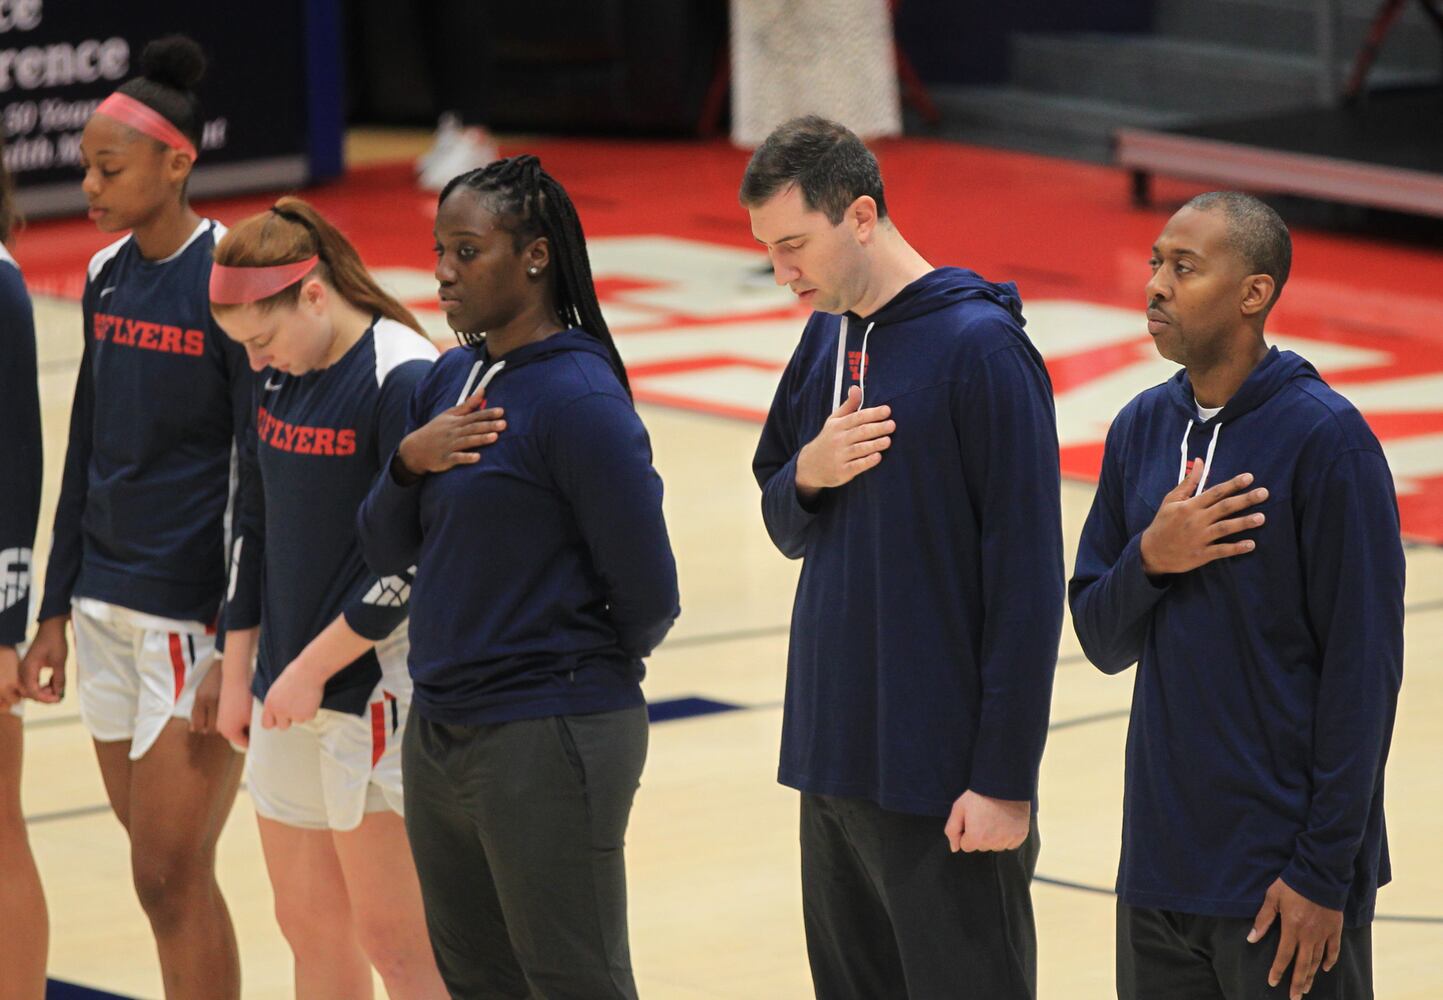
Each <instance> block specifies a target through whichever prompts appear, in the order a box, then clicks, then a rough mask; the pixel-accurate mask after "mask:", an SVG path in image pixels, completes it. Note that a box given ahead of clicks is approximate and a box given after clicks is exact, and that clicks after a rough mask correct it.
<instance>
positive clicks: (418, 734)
mask: <svg viewBox="0 0 1443 1000" xmlns="http://www.w3.org/2000/svg"><path fill="white" fill-rule="evenodd" d="M646 744H647V718H646V709H645V708H644V707H638V708H630V709H625V710H623V711H620V712H605V713H601V714H598V715H571V716H554V717H552V718H546V719H528V720H523V721H520V722H507V723H499V724H496V725H486V726H450V725H443V724H438V723H432V722H428V721H426V720H425V719H423V718H422V717H421V716H420V715H419V713H416V714H413V715H412V716H411V718H410V719H409V720H408V722H407V726H406V736H405V742H404V744H403V751H402V767H403V775H404V780H405V790H406V832H407V834H408V835H409V836H410V840H411V853H412V855H414V857H415V859H416V871H417V873H418V874H419V875H420V878H421V894H422V897H423V899H424V901H425V906H426V927H427V930H428V931H429V933H430V936H431V947H432V949H433V950H434V951H435V954H436V963H437V965H438V966H440V969H441V977H442V978H443V979H444V980H445V981H446V987H447V989H449V990H450V992H451V995H452V996H453V997H457V998H460V1000H485V998H493V997H494V998H503V997H504V998H530V1000H608V998H625V1000H634V998H635V997H636V983H635V981H634V980H633V978H632V973H631V951H630V947H629V945H628V942H627V931H626V864H625V860H624V858H623V845H624V841H625V837H626V824H627V819H628V818H629V817H630V815H631V802H632V798H633V797H634V796H635V794H636V789H637V783H638V781H639V779H640V777H641V769H642V765H643V764H644V763H645V761H646Z"/></svg>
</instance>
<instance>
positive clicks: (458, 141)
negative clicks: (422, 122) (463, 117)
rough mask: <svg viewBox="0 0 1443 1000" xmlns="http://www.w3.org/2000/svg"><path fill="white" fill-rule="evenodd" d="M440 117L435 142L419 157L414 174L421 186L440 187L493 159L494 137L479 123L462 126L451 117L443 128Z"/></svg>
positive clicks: (494, 152)
mask: <svg viewBox="0 0 1443 1000" xmlns="http://www.w3.org/2000/svg"><path fill="white" fill-rule="evenodd" d="M445 126H446V123H445V121H444V119H443V122H442V127H441V128H438V129H437V131H436V145H435V146H433V147H432V148H431V151H430V152H429V153H427V154H426V155H425V156H424V157H422V160H423V161H424V162H423V163H422V165H421V173H420V176H419V177H418V178H417V183H418V184H420V186H421V188H422V190H425V191H440V190H441V189H442V188H443V187H445V186H446V184H447V182H448V181H450V180H451V178H453V177H456V176H459V175H460V174H464V173H466V171H468V170H475V169H476V168H477V167H484V166H486V164H488V163H490V162H491V161H493V160H495V159H497V157H498V153H497V151H496V140H495V139H493V138H492V137H491V133H490V132H487V131H486V130H485V129H484V128H482V127H481V126H479V125H471V126H467V127H465V128H462V127H461V125H460V123H459V122H457V121H455V119H454V117H453V119H452V127H451V128H450V129H447V128H446V127H445Z"/></svg>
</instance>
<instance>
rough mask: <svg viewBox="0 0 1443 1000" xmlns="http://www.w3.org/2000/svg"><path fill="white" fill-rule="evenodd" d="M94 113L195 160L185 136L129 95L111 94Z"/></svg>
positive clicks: (191, 144) (193, 152) (164, 118)
mask: <svg viewBox="0 0 1443 1000" xmlns="http://www.w3.org/2000/svg"><path fill="white" fill-rule="evenodd" d="M95 113H96V114H97V115H105V116H106V117H108V118H114V119H115V120H116V121H118V122H120V123H121V124H122V125H129V126H130V127H131V128H133V129H135V130H136V131H137V132H144V133H145V134H146V135H148V136H150V137H151V138H152V139H159V140H160V141H161V142H163V143H165V144H166V145H167V146H169V147H170V148H171V149H178V150H180V151H181V152H182V153H189V154H190V158H191V159H192V160H194V159H197V154H196V151H195V143H193V142H191V141H190V140H189V139H187V138H186V137H185V134H184V133H182V132H181V130H180V129H178V128H176V127H175V126H174V125H172V124H171V123H170V122H169V121H167V120H166V117H165V116H164V115H162V114H161V113H160V112H159V111H156V110H155V109H154V108H152V107H151V106H150V105H148V104H144V103H142V102H140V101H137V100H136V99H135V98H133V97H130V96H129V95H126V94H122V93H120V92H119V91H117V92H115V93H114V94H111V95H110V96H109V97H107V98H106V99H105V100H103V101H101V102H100V106H99V107H97V108H96V109H95Z"/></svg>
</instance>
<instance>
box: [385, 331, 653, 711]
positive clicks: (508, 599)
mask: <svg viewBox="0 0 1443 1000" xmlns="http://www.w3.org/2000/svg"><path fill="white" fill-rule="evenodd" d="M483 384H484V385H485V394H486V401H487V405H488V406H500V407H504V408H505V410H506V423H507V427H506V429H505V430H504V431H503V432H502V433H501V436H500V438H499V439H498V440H497V441H496V443H494V444H492V445H489V446H487V447H485V448H483V449H482V450H481V453H480V454H481V460H480V461H479V462H477V463H475V464H467V465H458V466H456V467H454V468H452V469H449V470H447V471H445V472H442V473H435V474H431V475H427V476H424V477H423V478H421V480H420V481H419V482H418V483H416V484H414V485H410V486H403V485H401V484H400V483H398V482H397V480H396V478H395V476H394V475H393V474H391V472H389V471H386V472H383V473H382V474H381V476H380V477H379V478H378V479H377V481H376V485H375V487H374V488H373V489H372V491H371V493H370V495H369V496H368V497H367V498H366V501H365V503H364V504H363V505H362V507H361V512H360V516H359V524H360V532H361V539H362V544H363V547H364V551H365V555H366V560H367V562H368V563H369V565H370V567H371V569H372V571H373V572H375V573H376V574H378V575H381V576H388V575H391V574H395V573H399V572H402V571H405V570H407V569H409V568H410V567H413V566H414V567H415V585H414V587H413V589H412V592H411V619H410V633H409V634H410V639H411V651H410V661H409V662H410V668H411V677H412V679H413V681H414V682H415V690H414V696H413V697H414V701H413V704H414V705H415V707H416V708H417V710H418V711H420V713H421V714H422V715H423V716H424V717H425V718H427V719H430V720H432V721H434V722H443V723H455V724H465V725H479V724H483V723H492V722H502V721H510V720H515V719H525V718H540V717H545V716H550V715H565V714H587V713H594V712H604V711H611V710H615V709H621V708H627V707H632V706H635V705H640V704H642V703H643V699H642V694H641V687H640V682H641V678H642V675H643V672H644V668H643V664H642V658H643V657H645V656H647V655H648V654H649V653H650V652H651V651H652V649H653V648H655V646H656V645H657V644H658V643H659V642H660V641H661V640H662V637H663V636H665V635H666V633H667V631H668V630H669V629H670V628H671V625H672V622H673V621H674V620H675V619H676V617H677V615H678V614H679V613H680V607H679V604H678V595H677V582H676V564H675V561H674V559H673V557H672V552H671V544H670V540H669V539H668V536H667V531H666V523H665V520H664V519H663V516H662V506H661V500H662V486H661V479H660V477H659V476H658V475H657V474H656V471H655V469H653V468H652V464H651V444H650V442H649V440H648V438H647V434H646V429H645V428H644V427H643V426H642V423H641V419H640V418H639V417H638V416H637V414H636V410H635V409H634V408H633V406H632V404H631V400H630V399H629V398H628V397H627V395H626V392H625V391H624V390H623V389H622V386H621V383H620V382H619V380H618V379H617V377H616V374H615V373H614V371H613V370H612V368H611V365H610V362H609V359H608V357H607V355H606V351H605V349H604V348H603V347H602V345H601V344H600V342H599V341H597V340H596V338H594V337H592V336H590V335H589V334H587V333H585V332H584V331H582V330H577V329H571V330H566V331H563V332H561V333H558V334H555V335H553V336H551V337H549V338H547V339H546V340H543V341H540V342H537V343H534V344H528V345H526V346H524V347H520V348H517V349H515V350H513V351H510V352H508V353H507V354H506V355H505V357H504V358H501V359H493V358H491V357H490V356H489V355H488V354H487V352H486V349H485V348H484V347H479V348H463V349H457V350H452V351H449V352H447V353H446V354H444V355H442V356H441V359H440V360H439V361H438V362H437V363H436V365H435V367H434V368H432V370H431V372H430V374H429V375H428V376H427V377H426V379H425V380H424V381H423V382H422V383H421V384H420V386H418V387H417V390H416V393H415V395H414V396H413V397H412V400H411V406H410V416H409V419H408V420H407V428H408V431H409V430H410V429H414V428H416V427H420V426H422V425H424V424H426V423H428V422H429V421H430V420H431V419H432V418H433V417H435V416H436V415H437V414H439V413H441V412H442V411H444V410H446V409H448V408H450V407H453V406H455V405H457V403H458V402H460V401H461V400H463V399H464V398H466V397H467V396H469V395H470V394H471V393H473V392H475V391H476V388H477V386H478V385H483Z"/></svg>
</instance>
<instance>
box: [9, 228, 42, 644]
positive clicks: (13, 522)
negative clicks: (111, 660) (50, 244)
mask: <svg viewBox="0 0 1443 1000" xmlns="http://www.w3.org/2000/svg"><path fill="white" fill-rule="evenodd" d="M35 374H36V372H35V313H34V310H33V309H32V308H31V305H30V295H29V293H28V292H27V291H26V290H25V281H24V279H23V278H22V277H21V276H20V269H19V267H17V266H16V264H15V258H13V257H11V256H10V252H9V251H8V250H7V249H5V247H4V246H3V245H0V473H3V475H4V477H5V487H4V488H3V489H0V646H16V645H19V644H20V643H21V642H23V641H24V639H25V626H26V623H27V622H28V621H29V617H30V587H31V578H32V575H33V572H34V568H33V560H32V548H31V547H32V546H33V545H34V542H35V522H36V520H37V519H38V518H39V516H40V483H41V474H42V472H43V463H44V458H45V456H44V453H43V448H42V446H41V441H40V393H39V389H38V387H37V385H36V382H35Z"/></svg>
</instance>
